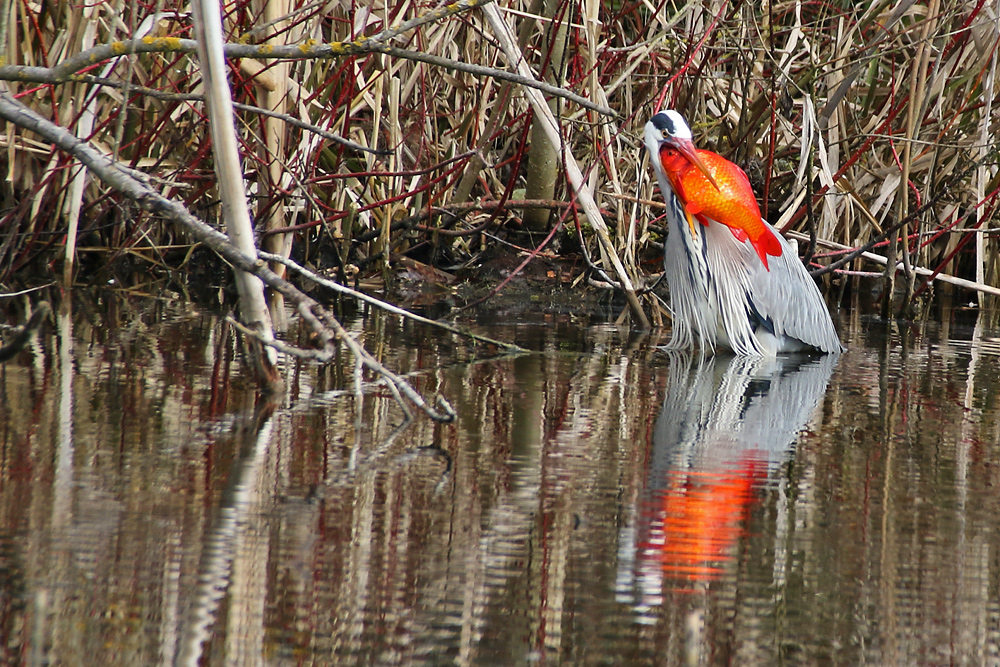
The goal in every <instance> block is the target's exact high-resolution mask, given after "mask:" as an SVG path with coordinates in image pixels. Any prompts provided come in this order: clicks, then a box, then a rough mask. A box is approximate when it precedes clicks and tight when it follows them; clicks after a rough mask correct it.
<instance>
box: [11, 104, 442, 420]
mask: <svg viewBox="0 0 1000 667" xmlns="http://www.w3.org/2000/svg"><path fill="white" fill-rule="evenodd" d="M0 118H3V119H5V120H8V121H10V122H12V123H14V124H15V125H17V126H19V127H22V128H24V129H27V130H30V131H32V132H35V133H36V134H38V135H39V136H42V137H44V138H45V139H47V140H48V141H50V142H52V143H53V144H54V145H55V146H56V147H57V148H59V149H60V150H63V151H65V152H67V153H69V154H70V155H72V156H73V157H75V158H77V159H78V160H80V162H82V163H83V164H85V165H86V166H87V168H88V169H90V170H91V171H93V173H94V174H95V175H97V176H98V177H99V178H100V179H101V180H103V181H104V182H105V183H107V184H108V185H109V186H111V187H112V188H114V189H115V190H117V191H119V192H121V193H122V194H123V195H125V196H126V197H128V198H129V199H132V200H133V201H135V202H136V203H138V204H139V205H140V206H141V207H142V208H144V209H146V210H147V211H151V212H153V213H157V214H160V215H162V216H164V217H165V218H167V219H168V220H170V221H171V222H173V223H174V224H177V225H179V226H181V227H183V228H184V229H186V230H187V231H188V232H190V233H191V234H192V235H194V236H195V237H196V238H197V239H198V240H199V241H201V242H202V243H204V244H205V245H206V246H208V247H209V248H211V249H212V250H213V251H215V252H216V253H217V254H218V255H220V256H221V257H222V258H223V259H225V260H226V261H227V262H229V263H230V264H232V265H233V266H234V267H236V268H238V269H241V270H243V271H246V272H248V273H252V274H254V275H256V276H257V277H258V278H260V279H261V280H262V281H264V283H266V284H267V285H269V286H271V287H272V288H273V289H275V290H277V291H279V292H281V294H283V295H284V296H285V298H287V299H288V300H289V301H291V302H292V303H295V304H296V306H297V307H298V312H299V314H300V315H301V316H302V318H303V321H304V322H305V323H306V324H307V325H308V326H309V327H311V328H312V329H313V331H314V332H315V333H316V335H317V337H318V340H319V341H320V343H321V349H320V350H319V352H320V353H319V354H316V355H315V356H314V358H316V359H317V360H329V359H331V358H333V355H334V353H335V351H336V347H335V346H336V342H337V341H338V340H339V341H340V342H342V343H344V344H345V345H346V346H347V347H348V349H350V350H351V352H352V353H353V354H354V355H355V357H357V358H358V359H360V360H361V361H362V362H363V363H364V365H365V366H366V367H367V368H369V369H371V370H373V371H375V372H376V373H378V374H379V375H380V376H381V377H383V378H384V379H385V380H386V381H387V382H389V383H391V384H392V385H393V386H395V388H396V389H397V390H398V391H399V392H400V393H401V394H402V395H403V396H405V397H406V398H407V399H409V400H410V401H412V402H413V403H414V404H415V405H416V406H417V407H419V408H420V409H421V410H423V411H424V413H426V414H427V415H428V416H429V417H430V418H431V419H434V420H436V421H442V422H450V421H452V420H454V418H455V413H454V411H453V410H452V409H451V406H450V405H449V404H448V403H447V401H445V400H444V399H443V398H441V397H438V399H437V402H438V405H439V406H440V408H441V411H438V410H435V409H434V408H433V407H431V406H430V405H429V404H428V403H427V402H426V401H424V399H423V397H422V396H420V394H418V393H417V392H416V391H415V390H414V389H413V387H411V386H410V385H409V384H408V383H407V382H406V380H405V379H404V378H402V377H400V376H398V375H396V374H395V373H393V372H391V371H389V370H388V369H386V368H385V367H384V366H382V365H381V364H379V363H378V361H377V360H375V358H374V357H372V356H371V354H370V353H369V352H368V351H367V350H365V349H364V347H362V346H361V344H360V343H358V341H357V340H355V339H354V338H353V337H352V336H351V335H350V333H349V332H348V331H347V330H346V329H344V327H343V325H341V324H340V322H339V321H338V320H337V319H336V318H335V317H334V316H333V315H332V314H330V313H329V312H328V311H327V310H326V309H324V308H323V306H321V305H320V304H319V303H318V302H317V301H316V300H315V299H312V298H310V297H309V296H308V295H306V294H304V293H303V292H301V291H299V290H298V289H297V288H296V287H295V286H294V285H292V284H291V283H289V282H288V281H287V280H284V279H282V278H280V277H278V276H277V275H276V274H275V273H274V272H273V271H271V270H270V269H269V268H268V266H267V263H266V262H265V261H264V260H262V259H258V258H256V257H251V256H249V255H246V254H244V253H242V252H240V251H239V249H237V248H236V247H235V246H234V245H233V244H231V243H230V242H229V239H227V238H226V236H225V234H222V233H221V232H219V231H217V230H216V229H213V228H212V227H210V226H209V225H207V224H205V223H204V222H202V221H201V220H199V219H198V218H196V217H195V216H194V215H192V214H191V213H190V212H189V211H188V210H187V209H186V208H185V207H184V206H183V205H182V204H180V203H179V202H175V201H172V200H170V199H167V198H166V197H163V196H162V195H160V194H159V193H158V192H156V191H154V190H153V189H152V188H150V187H149V186H148V185H146V184H145V183H143V182H142V180H141V178H140V176H139V175H137V173H136V172H134V171H133V170H131V169H126V168H123V167H122V166H121V165H118V164H116V163H115V162H112V160H111V159H110V158H108V157H107V156H105V155H104V154H103V153H101V152H100V151H98V150H97V149H96V148H94V147H93V146H91V145H90V144H89V143H87V142H84V141H81V140H80V139H78V138H77V137H76V136H74V135H73V134H72V133H70V132H69V131H67V130H66V129H65V128H63V127H60V126H58V125H56V124H54V123H52V122H51V121H50V120H48V119H46V118H44V117H43V116H41V115H39V114H38V113H36V112H35V111H33V110H31V109H28V108H27V107H25V106H23V105H22V104H20V103H19V102H17V101H16V100H15V99H14V98H13V97H12V96H11V95H10V94H9V93H5V92H0ZM267 343H268V344H270V345H272V346H274V344H273V342H271V341H268V342H267ZM404 410H405V408H404Z"/></svg>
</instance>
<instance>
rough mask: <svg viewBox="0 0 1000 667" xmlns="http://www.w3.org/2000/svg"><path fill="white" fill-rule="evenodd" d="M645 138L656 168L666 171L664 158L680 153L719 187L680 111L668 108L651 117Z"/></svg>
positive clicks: (647, 124) (716, 187)
mask: <svg viewBox="0 0 1000 667" xmlns="http://www.w3.org/2000/svg"><path fill="white" fill-rule="evenodd" d="M644 140H645V143H646V149H647V150H648V151H649V156H650V159H651V160H653V163H654V165H655V168H658V169H660V170H662V171H664V172H666V171H667V169H665V167H664V158H667V157H669V156H672V155H674V154H679V155H681V156H683V157H684V158H685V159H686V160H687V161H688V162H690V163H691V164H692V165H693V166H694V167H696V168H697V169H698V171H700V172H701V173H702V174H704V175H705V178H707V179H708V180H709V182H710V183H711V184H712V185H714V186H715V189H716V190H718V189H719V184H718V183H716V182H715V178H713V177H712V173H711V172H710V171H709V170H708V167H707V166H705V163H704V162H703V161H702V159H701V158H700V157H698V152H697V151H696V150H695V147H694V141H693V140H692V135H691V128H690V127H688V124H687V122H685V120H684V116H682V115H680V114H679V113H678V112H676V111H674V110H673V109H668V110H667V111H661V112H659V113H658V114H656V115H654V116H653V117H652V118H650V119H649V122H648V123H646V131H645V136H644Z"/></svg>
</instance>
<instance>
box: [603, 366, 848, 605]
mask: <svg viewBox="0 0 1000 667" xmlns="http://www.w3.org/2000/svg"><path fill="white" fill-rule="evenodd" d="M838 358H839V355H823V356H808V355H793V356H782V357H777V358H759V357H745V356H735V357H718V356H716V357H707V358H706V357H703V356H700V355H689V354H683V353H677V352H674V353H671V359H670V364H671V365H670V374H669V379H668V385H667V388H666V396H665V398H664V401H663V408H662V410H661V411H660V415H659V418H658V419H657V422H656V426H655V428H654V433H653V448H652V453H651V461H650V466H649V472H648V476H647V481H646V489H645V491H644V492H643V495H642V499H641V501H640V503H639V507H638V508H637V511H636V513H635V514H634V515H633V516H634V517H635V521H633V522H630V525H627V526H626V527H625V528H624V529H623V532H622V536H621V547H620V548H621V551H620V554H619V556H620V559H619V576H618V593H619V599H622V601H625V600H624V599H623V598H626V599H629V601H631V602H632V603H633V604H636V605H638V606H639V607H645V608H649V607H651V606H657V605H658V604H659V603H660V601H661V599H662V595H663V591H664V589H665V588H674V589H690V588H692V584H693V583H698V582H701V583H704V582H710V581H712V580H715V579H718V578H720V577H722V576H724V575H725V574H726V573H728V572H731V571H732V570H733V568H734V567H735V562H734V559H735V555H736V550H737V548H738V546H739V542H740V538H741V537H742V536H743V535H744V534H745V532H746V526H747V518H748V513H749V511H750V510H751V508H752V507H753V503H754V499H755V497H756V490H757V489H758V488H759V487H760V486H761V484H763V483H764V482H765V481H766V480H767V478H768V477H769V476H771V475H772V474H773V473H774V470H775V469H776V468H777V467H778V466H780V465H781V464H783V463H784V462H786V460H787V459H788V457H789V456H790V452H791V450H792V445H793V444H794V442H795V439H796V437H797V436H798V434H799V433H800V432H801V430H802V429H804V428H806V426H807V424H808V423H809V420H810V417H811V416H812V415H813V413H814V412H815V411H816V408H817V406H818V405H819V404H820V402H821V401H822V398H823V395H824V393H825V391H826V387H827V384H828V382H829V380H830V375H831V374H832V372H833V369H834V367H835V365H836V363H837V360H838Z"/></svg>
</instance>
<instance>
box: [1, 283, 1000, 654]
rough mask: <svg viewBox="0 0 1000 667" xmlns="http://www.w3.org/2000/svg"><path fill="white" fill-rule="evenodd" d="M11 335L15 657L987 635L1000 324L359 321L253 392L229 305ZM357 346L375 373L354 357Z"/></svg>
mask: <svg viewBox="0 0 1000 667" xmlns="http://www.w3.org/2000/svg"><path fill="white" fill-rule="evenodd" d="M55 311H56V312H55V318H54V322H53V323H52V324H50V325H48V326H46V328H45V329H44V331H43V333H42V335H41V336H40V337H39V338H38V340H37V341H36V343H35V344H34V345H33V346H32V347H31V348H30V349H28V350H26V351H24V352H23V353H21V354H20V355H19V356H17V357H16V358H15V359H14V360H12V361H11V362H8V363H6V364H4V365H2V366H0V448H2V449H0V637H3V642H0V664H34V665H41V664H67V665H68V664H97V665H102V664H103V665H113V664H114V665H117V664H143V665H152V664H171V663H175V664H198V663H201V664H220V665H221V664H250V665H253V664H262V665H263V664H267V665H298V664H338V665H451V664H456V665H524V664H534V663H539V664H563V665H715V664H727V665H733V664H735V665H777V664H783V665H797V664H798V665H857V664H880V665H904V664H905V665H941V664H951V665H981V664H997V663H998V662H1000V493H998V486H1000V426H998V424H1000V419H998V416H1000V415H998V412H1000V406H998V402H1000V378H998V375H1000V374H998V372H997V369H998V360H1000V339H998V338H997V336H1000V332H997V331H990V330H987V329H984V328H982V327H979V328H977V327H976V324H977V320H976V317H975V312H974V311H967V312H961V311H955V312H952V311H949V310H946V311H942V313H941V314H940V319H939V322H938V323H933V322H931V323H924V324H914V323H900V322H894V323H886V322H881V321H879V320H877V319H875V318H871V319H865V318H863V317H860V316H854V317H852V318H851V319H850V320H849V321H845V322H844V323H843V325H842V327H841V330H842V333H843V338H844V340H845V342H846V343H847V344H848V346H849V350H848V351H847V352H846V353H845V354H843V355H841V356H840V357H809V356H804V357H789V358H784V359H781V360H779V361H776V362H775V361H772V362H753V361H747V360H741V359H734V358H732V357H718V358H715V359H709V360H701V359H699V358H698V357H697V356H694V357H692V356H687V355H682V354H668V353H665V352H663V351H661V350H659V349H658V348H657V345H658V344H662V343H663V342H664V340H663V338H662V336H660V335H653V336H636V335H633V334H630V332H628V331H627V330H624V329H621V328H617V327H614V326H611V325H606V324H605V325H589V324H587V321H586V320H585V319H580V318H579V317H571V316H551V317H547V318H546V317H539V318H538V321H536V322H534V323H532V324H525V325H513V324H496V323H493V324H489V323H484V324H483V325H481V327H480V330H481V331H482V332H483V333H485V334H487V335H490V336H493V337H495V338H500V339H505V340H512V341H515V342H517V343H519V344H521V345H523V346H525V347H528V348H530V349H532V350H535V352H534V353H531V354H524V355H520V356H515V355H507V356H497V355H496V354H495V353H494V352H493V351H492V350H490V349H488V348H485V347H483V346H476V345H473V344H471V343H470V342H468V341H466V340H464V339H461V338H458V337H455V336H453V335H450V334H445V333H442V332H440V331H437V330H433V329H428V328H426V327H423V326H417V325H413V324H411V323H400V321H399V320H398V319H396V318H395V317H388V316H383V315H380V314H377V313H367V314H365V315H364V316H363V317H362V316H357V317H355V318H354V319H352V320H349V321H348V322H346V324H347V325H348V326H349V328H350V329H351V330H352V331H354V332H355V333H356V334H357V335H358V336H359V337H360V338H361V339H362V340H363V341H364V343H365V344H366V345H367V347H368V349H369V350H371V351H372V352H373V353H374V354H375V355H376V356H377V357H378V358H379V359H380V360H382V361H383V362H384V363H385V364H386V365H387V366H389V367H390V368H393V369H395V370H396V371H398V372H400V373H402V374H405V375H406V376H407V377H408V378H409V380H410V381H411V382H412V384H413V385H414V386H415V387H416V388H417V389H418V390H419V391H421V392H422V393H423V394H424V395H425V396H428V397H433V396H434V395H435V394H436V393H440V394H442V395H443V396H446V397H447V398H448V400H449V401H450V402H451V404H452V406H453V407H454V408H455V410H456V411H457V413H458V419H457V421H456V422H455V423H453V424H438V423H434V422H432V421H430V420H429V419H427V418H426V417H424V416H418V417H417V418H416V419H415V421H414V422H413V423H411V424H409V425H408V426H406V427H405V428H403V429H398V428H397V427H398V426H399V424H400V423H401V417H402V415H401V412H400V410H399V408H398V406H397V405H396V403H395V402H394V400H393V398H392V396H391V395H390V394H389V393H388V391H386V390H385V389H384V387H381V386H379V385H377V384H375V383H374V382H369V383H368V384H366V385H365V393H364V396H363V398H362V400H361V401H360V402H359V401H358V400H357V399H356V397H355V395H354V394H353V392H352V381H353V380H352V368H351V364H350V363H349V361H350V360H349V359H347V357H346V356H345V359H344V364H342V365H341V366H337V365H331V366H328V367H325V368H321V369H318V368H316V367H313V366H308V365H303V364H298V363H295V362H288V364H287V366H286V367H285V371H286V377H287V378H288V392H287V394H286V395H285V396H284V397H282V398H281V400H280V401H279V402H278V403H277V404H276V405H268V404H266V403H265V402H262V401H260V400H258V399H257V398H256V397H255V393H254V388H253V386H252V385H251V384H250V383H249V382H248V380H247V377H246V373H245V371H244V370H243V369H242V367H241V361H240V354H239V351H238V345H237V343H236V342H235V341H234V338H233V335H232V333H231V330H230V329H229V328H228V326H227V325H226V324H225V323H224V322H223V321H222V320H220V319H219V318H217V317H214V316H212V315H210V314H206V313H204V312H202V311H200V310H199V309H198V308H196V307H195V306H192V305H188V304H184V303H181V302H178V301H172V300H170V299H149V298H143V299H139V298H127V299H123V298H102V299H99V300H95V301H93V302H85V303H84V302H78V303H75V304H73V306H72V307H70V306H69V305H68V304H65V303H64V304H61V305H59V306H57V307H56V308H55ZM369 380H370V378H369Z"/></svg>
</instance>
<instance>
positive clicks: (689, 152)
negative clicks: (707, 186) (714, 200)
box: [667, 137, 722, 192]
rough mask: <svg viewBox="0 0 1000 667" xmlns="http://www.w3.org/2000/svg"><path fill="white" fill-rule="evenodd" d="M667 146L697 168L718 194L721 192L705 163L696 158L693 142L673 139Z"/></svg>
mask: <svg viewBox="0 0 1000 667" xmlns="http://www.w3.org/2000/svg"><path fill="white" fill-rule="evenodd" d="M667 144H668V145H669V146H672V147H673V148H676V149H677V150H678V151H679V152H680V154H681V155H683V156H684V157H686V158H687V159H688V161H689V162H690V163H691V164H693V165H694V166H695V167H697V168H698V171H700V172H701V173H702V174H704V175H705V178H707V179H708V182H709V183H711V184H712V185H714V186H715V189H716V190H719V191H720V192H721V191H722V188H720V187H719V184H718V183H716V182H715V178H713V177H712V173H711V172H710V171H709V170H708V167H707V166H705V163H704V162H702V160H701V158H700V157H698V153H697V151H695V149H694V142H692V141H691V140H690V139H679V138H676V137H675V138H673V139H671V140H669V141H668V142H667Z"/></svg>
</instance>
